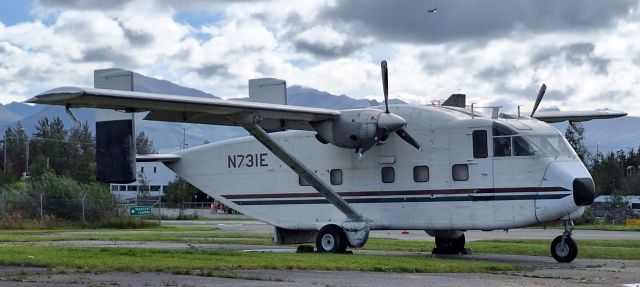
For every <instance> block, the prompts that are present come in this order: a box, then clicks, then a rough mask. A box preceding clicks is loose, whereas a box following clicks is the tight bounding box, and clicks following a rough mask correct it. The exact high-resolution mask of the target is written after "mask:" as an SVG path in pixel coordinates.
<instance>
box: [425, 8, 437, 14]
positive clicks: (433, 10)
mask: <svg viewBox="0 0 640 287" xmlns="http://www.w3.org/2000/svg"><path fill="white" fill-rule="evenodd" d="M427 13H434V14H435V13H438V7H436V8H433V9H428V10H427Z"/></svg>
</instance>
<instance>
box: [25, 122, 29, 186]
mask: <svg viewBox="0 0 640 287" xmlns="http://www.w3.org/2000/svg"><path fill="white" fill-rule="evenodd" d="M25 139H26V142H27V155H26V156H25V163H24V176H25V178H26V177H27V176H29V136H27V133H26V132H25Z"/></svg>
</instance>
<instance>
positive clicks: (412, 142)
mask: <svg viewBox="0 0 640 287" xmlns="http://www.w3.org/2000/svg"><path fill="white" fill-rule="evenodd" d="M396 133H397V134H398V136H400V137H401V138H402V139H403V140H404V141H406V142H407V143H408V144H410V145H412V146H413V147H415V148H416V149H420V144H419V143H418V142H417V141H416V140H415V139H413V138H412V137H411V136H410V135H409V133H407V131H405V130H404V129H399V130H397V131H396Z"/></svg>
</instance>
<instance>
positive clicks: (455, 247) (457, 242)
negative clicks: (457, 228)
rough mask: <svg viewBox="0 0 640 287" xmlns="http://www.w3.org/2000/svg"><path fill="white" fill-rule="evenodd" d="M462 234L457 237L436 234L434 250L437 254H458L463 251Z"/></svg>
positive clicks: (463, 241) (463, 240)
mask: <svg viewBox="0 0 640 287" xmlns="http://www.w3.org/2000/svg"><path fill="white" fill-rule="evenodd" d="M464 243H465V239H464V234H462V235H460V237H458V238H455V239H454V238H445V237H438V236H436V251H437V253H439V254H460V253H462V252H463V251H464Z"/></svg>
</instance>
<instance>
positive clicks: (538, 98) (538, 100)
mask: <svg viewBox="0 0 640 287" xmlns="http://www.w3.org/2000/svg"><path fill="white" fill-rule="evenodd" d="M546 91H547V85H545V84H542V86H541V87H540V91H538V97H537V98H536V103H535V105H533V110H532V111H531V117H533V114H535V113H536V110H537V109H538V105H540V102H541V101H542V97H544V92H546Z"/></svg>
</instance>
